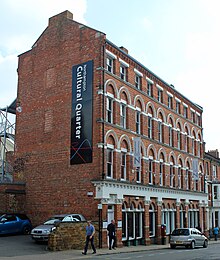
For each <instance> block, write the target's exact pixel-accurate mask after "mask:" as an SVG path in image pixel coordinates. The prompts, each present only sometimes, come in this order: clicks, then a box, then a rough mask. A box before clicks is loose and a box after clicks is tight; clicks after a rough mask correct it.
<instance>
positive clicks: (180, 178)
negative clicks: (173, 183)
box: [178, 159, 184, 189]
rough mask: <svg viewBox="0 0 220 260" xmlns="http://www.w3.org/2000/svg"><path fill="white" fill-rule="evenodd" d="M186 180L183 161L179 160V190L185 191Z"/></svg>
mask: <svg viewBox="0 0 220 260" xmlns="http://www.w3.org/2000/svg"><path fill="white" fill-rule="evenodd" d="M183 184H184V179H183V163H182V160H181V159H180V160H179V165H178V188H179V189H183Z"/></svg>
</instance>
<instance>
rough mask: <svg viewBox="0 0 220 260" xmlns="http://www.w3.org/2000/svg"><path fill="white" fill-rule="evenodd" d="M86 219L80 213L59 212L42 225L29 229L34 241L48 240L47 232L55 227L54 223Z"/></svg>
mask: <svg viewBox="0 0 220 260" xmlns="http://www.w3.org/2000/svg"><path fill="white" fill-rule="evenodd" d="M79 221H86V219H85V217H84V216H83V215H81V214H61V215H54V216H52V217H51V218H49V219H48V220H47V221H46V222H44V223H43V224H42V225H40V226H37V227H35V228H34V229H32V231H31V237H32V239H34V240H35V241H36V242H38V241H48V238H49V234H50V233H51V231H52V230H53V229H54V228H55V225H56V223H59V222H79Z"/></svg>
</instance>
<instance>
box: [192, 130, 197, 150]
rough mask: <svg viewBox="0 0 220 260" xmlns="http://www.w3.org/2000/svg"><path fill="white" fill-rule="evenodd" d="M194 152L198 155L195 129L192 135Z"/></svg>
mask: <svg viewBox="0 0 220 260" xmlns="http://www.w3.org/2000/svg"><path fill="white" fill-rule="evenodd" d="M192 154H193V155H196V135H195V132H194V131H193V135H192Z"/></svg>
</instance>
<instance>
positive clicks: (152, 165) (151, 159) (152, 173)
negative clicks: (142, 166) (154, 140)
mask: <svg viewBox="0 0 220 260" xmlns="http://www.w3.org/2000/svg"><path fill="white" fill-rule="evenodd" d="M148 172H149V179H148V183H149V184H155V162H154V151H153V150H152V149H151V150H150V153H149V161H148Z"/></svg>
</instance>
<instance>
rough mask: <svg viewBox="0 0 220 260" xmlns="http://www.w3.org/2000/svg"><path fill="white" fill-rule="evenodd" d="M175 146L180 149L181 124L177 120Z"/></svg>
mask: <svg viewBox="0 0 220 260" xmlns="http://www.w3.org/2000/svg"><path fill="white" fill-rule="evenodd" d="M176 133H177V148H178V149H180V150H182V134H181V125H180V123H179V122H178V124H177V132H176Z"/></svg>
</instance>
